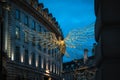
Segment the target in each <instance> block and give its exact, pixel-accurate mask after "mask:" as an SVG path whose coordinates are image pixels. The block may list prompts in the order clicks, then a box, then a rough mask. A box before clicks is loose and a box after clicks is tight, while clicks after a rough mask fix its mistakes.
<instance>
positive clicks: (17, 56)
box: [15, 46, 20, 62]
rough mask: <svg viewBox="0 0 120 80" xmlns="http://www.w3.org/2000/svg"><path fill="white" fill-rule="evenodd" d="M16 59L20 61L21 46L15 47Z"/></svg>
mask: <svg viewBox="0 0 120 80" xmlns="http://www.w3.org/2000/svg"><path fill="white" fill-rule="evenodd" d="M15 61H16V62H20V47H18V46H16V47H15Z"/></svg>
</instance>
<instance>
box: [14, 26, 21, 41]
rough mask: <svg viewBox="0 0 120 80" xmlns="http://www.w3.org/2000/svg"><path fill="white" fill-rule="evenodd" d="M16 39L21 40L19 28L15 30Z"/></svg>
mask: <svg viewBox="0 0 120 80" xmlns="http://www.w3.org/2000/svg"><path fill="white" fill-rule="evenodd" d="M15 37H16V39H20V28H19V27H18V26H17V27H16V30H15Z"/></svg>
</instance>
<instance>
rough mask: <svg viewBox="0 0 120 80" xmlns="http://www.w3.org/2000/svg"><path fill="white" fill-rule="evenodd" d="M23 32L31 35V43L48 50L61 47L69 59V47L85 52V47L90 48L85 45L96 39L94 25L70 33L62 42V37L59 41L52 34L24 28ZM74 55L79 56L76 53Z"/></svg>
mask: <svg viewBox="0 0 120 80" xmlns="http://www.w3.org/2000/svg"><path fill="white" fill-rule="evenodd" d="M23 30H24V32H27V33H28V34H29V36H28V40H29V41H34V42H38V43H39V44H40V46H42V47H46V46H47V47H48V49H55V48H57V47H59V49H60V52H61V53H63V54H65V55H66V56H67V57H70V55H69V53H68V52H67V50H66V48H67V47H69V48H71V50H72V49H73V48H74V49H78V50H83V49H84V48H85V47H88V45H87V44H86V45H84V46H83V44H85V43H87V42H89V41H90V40H91V39H93V38H94V23H92V24H90V25H88V26H86V27H83V28H77V29H74V30H72V31H70V32H69V33H68V35H67V37H66V38H64V40H62V39H61V38H60V37H59V38H58V39H57V38H56V35H55V34H54V33H52V32H36V31H33V30H31V29H29V28H27V27H24V29H23ZM72 53H74V51H72ZM74 55H77V54H76V53H74Z"/></svg>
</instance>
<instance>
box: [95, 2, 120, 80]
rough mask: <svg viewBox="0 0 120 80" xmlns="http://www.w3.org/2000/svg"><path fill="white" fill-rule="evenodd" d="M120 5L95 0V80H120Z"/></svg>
mask: <svg viewBox="0 0 120 80" xmlns="http://www.w3.org/2000/svg"><path fill="white" fill-rule="evenodd" d="M119 10H120V3H119V2H118V1H117V0H104V1H103V0H95V15H96V23H95V39H96V41H97V46H96V49H95V54H96V66H97V68H98V70H97V74H96V79H95V80H120V74H119V73H120V11H119Z"/></svg>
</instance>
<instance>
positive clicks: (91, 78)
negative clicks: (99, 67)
mask: <svg viewBox="0 0 120 80" xmlns="http://www.w3.org/2000/svg"><path fill="white" fill-rule="evenodd" d="M95 73H96V68H95V61H94V56H91V57H88V60H87V61H86V63H84V59H79V60H75V61H71V62H67V63H63V80H95Z"/></svg>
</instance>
